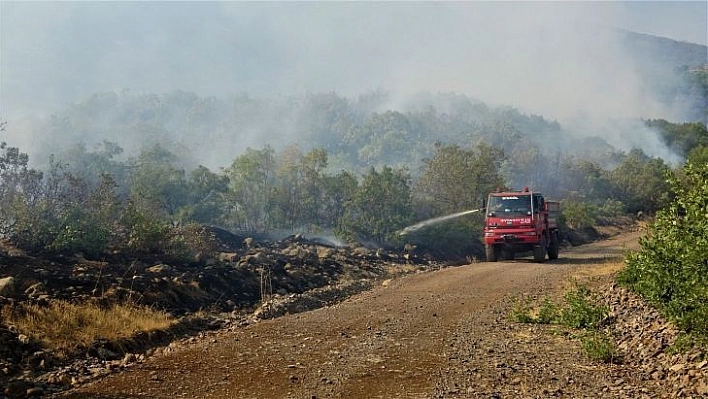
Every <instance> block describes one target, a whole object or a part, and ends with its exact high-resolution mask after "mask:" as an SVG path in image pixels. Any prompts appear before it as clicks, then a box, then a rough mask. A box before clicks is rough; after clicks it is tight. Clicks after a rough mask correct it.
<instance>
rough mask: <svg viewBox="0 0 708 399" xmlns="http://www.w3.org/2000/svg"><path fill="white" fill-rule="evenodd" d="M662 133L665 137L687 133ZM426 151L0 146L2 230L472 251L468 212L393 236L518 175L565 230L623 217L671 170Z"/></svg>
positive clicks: (16, 237) (131, 242)
mask: <svg viewBox="0 0 708 399" xmlns="http://www.w3.org/2000/svg"><path fill="white" fill-rule="evenodd" d="M652 123H657V122H652ZM668 126H669V127H671V129H675V130H676V131H677V132H683V131H684V130H682V128H681V126H680V125H673V124H669V125H668ZM688 128H689V129H691V131H693V130H696V129H698V130H699V134H695V136H696V137H698V138H697V139H696V140H697V141H696V143H695V144H691V145H690V146H686V147H685V148H686V150H687V151H688V152H690V153H691V156H692V157H695V159H696V160H700V159H702V158H701V157H702V154H703V152H701V151H699V150H698V149H700V148H705V147H701V146H705V139H706V136H705V126H698V127H697V126H694V125H690V126H688ZM701 129H702V130H701ZM666 131H667V135H669V136H670V137H676V138H678V137H683V136H688V135H689V134H684V133H680V134H679V133H676V132H674V131H672V130H670V129H666ZM677 140H678V139H677ZM685 141H686V140H684V142H685ZM432 147H433V150H432V156H430V157H426V158H423V159H422V160H421V161H420V165H421V166H420V167H419V169H418V170H417V171H415V172H412V171H411V170H410V169H409V168H408V167H407V166H406V165H399V166H388V165H383V166H369V167H368V169H366V170H364V171H362V172H358V173H356V172H352V171H348V170H342V169H340V170H338V171H336V170H334V169H333V168H332V167H331V165H330V155H329V153H328V151H327V150H326V149H324V148H311V149H308V150H303V149H302V148H300V147H299V146H297V145H290V146H287V147H285V148H284V149H282V150H275V149H274V148H273V147H271V146H269V145H265V146H263V147H261V148H250V147H249V148H247V149H246V151H245V152H243V153H242V154H240V155H238V156H237V157H236V158H234V159H233V161H232V162H231V164H230V165H229V166H227V167H224V168H221V169H220V170H218V171H213V170H211V169H209V168H207V167H205V166H203V165H200V166H197V167H194V168H191V169H190V168H187V167H184V166H181V165H183V164H184V163H185V162H183V161H184V160H183V159H181V158H180V157H179V156H178V155H176V154H175V153H174V152H172V151H170V150H168V149H167V148H165V147H163V146H161V145H159V144H154V145H150V146H147V147H145V148H143V149H142V150H141V151H140V152H139V153H138V154H137V155H135V156H128V155H126V154H123V149H122V148H121V147H120V146H119V145H117V144H116V143H112V142H108V141H105V142H103V143H101V144H100V145H98V146H95V147H92V148H89V147H88V146H87V145H86V144H77V145H75V146H74V147H71V148H69V149H68V150H65V151H63V152H61V153H59V154H56V155H54V156H52V157H50V159H49V161H48V162H47V164H48V165H49V166H48V167H47V168H46V170H42V171H40V170H37V169H34V168H32V167H31V166H30V162H29V156H28V155H27V154H26V153H23V152H22V151H21V150H20V149H19V148H16V147H10V146H7V144H5V143H3V144H2V145H1V146H0V234H2V236H4V237H5V238H7V239H10V240H12V241H13V242H15V243H16V244H17V245H19V246H20V247H22V248H25V249H27V250H32V251H56V252H81V253H84V254H86V255H87V256H100V255H101V254H105V253H107V252H110V251H114V252H115V251H121V252H123V253H125V252H129V253H146V254H147V253H163V254H167V255H171V256H175V257H180V258H184V259H187V258H190V257H194V256H195V254H198V253H201V252H204V251H208V250H209V248H210V246H213V245H214V243H213V242H212V240H211V239H210V237H209V234H208V231H207V229H205V228H204V226H219V227H222V228H226V229H228V230H231V231H234V232H237V233H242V234H251V235H252V234H266V233H272V232H277V231H282V232H303V233H307V234H329V235H336V236H338V237H340V238H342V239H345V240H352V241H353V240H356V241H360V242H374V243H376V245H381V246H386V245H392V246H395V245H401V244H402V243H403V240H404V239H405V240H411V239H413V240H418V241H419V242H420V243H422V244H427V245H429V246H430V247H439V248H446V247H447V248H450V249H456V250H458V251H463V252H465V251H466V252H468V253H472V252H474V251H478V250H479V245H478V237H479V234H480V229H481V216H479V215H476V216H475V215H471V216H469V217H465V218H461V219H459V220H454V221H452V222H450V223H448V224H446V225H445V226H442V227H440V226H438V227H435V226H433V227H432V228H430V229H427V230H425V231H422V232H421V233H420V234H419V235H418V236H416V237H405V238H402V237H401V236H400V235H399V234H398V233H399V232H400V231H401V230H402V229H403V228H405V227H406V226H409V225H411V224H413V223H415V222H417V221H420V220H424V219H427V218H433V217H437V216H442V215H446V214H450V213H455V212H460V211H464V210H469V209H476V208H478V207H480V206H481V204H482V200H483V199H484V198H485V197H486V195H487V193H489V192H491V191H495V190H497V189H499V188H513V187H516V188H519V186H515V184H517V183H516V182H519V181H522V182H524V183H525V184H524V185H528V186H530V187H532V188H534V189H536V190H547V196H550V197H552V198H554V199H561V200H563V203H564V209H565V212H564V216H565V221H566V224H567V225H568V226H570V227H573V228H582V227H583V226H587V225H592V224H594V223H596V222H597V220H599V219H601V218H608V217H613V216H617V215H621V214H626V213H636V212H638V211H642V212H647V213H653V212H655V211H656V210H658V209H661V208H662V207H663V206H665V205H666V204H667V203H669V201H670V200H671V198H672V195H673V191H672V189H671V186H670V185H669V183H668V182H667V180H666V177H667V175H669V174H672V173H674V172H675V171H674V169H672V167H671V166H669V165H667V164H666V163H665V162H664V161H663V160H662V159H660V158H654V157H650V156H647V155H646V154H644V153H643V152H642V151H641V150H632V151H630V152H629V153H615V154H614V155H613V156H615V157H616V162H617V163H616V165H615V166H614V167H611V168H607V167H603V166H602V165H601V164H600V163H598V162H593V161H589V160H587V159H581V158H576V157H574V156H564V157H562V156H560V155H558V154H556V156H555V157H552V156H548V155H544V154H542V153H541V152H540V151H535V150H534V148H533V147H529V149H528V150H529V151H528V152H527V153H511V154H509V153H507V152H505V151H504V150H503V149H502V148H501V147H499V146H494V145H490V144H487V143H478V144H476V145H469V146H462V145H459V144H446V143H442V142H436V143H434V145H433V146H432ZM687 147H691V148H690V149H688V148H687Z"/></svg>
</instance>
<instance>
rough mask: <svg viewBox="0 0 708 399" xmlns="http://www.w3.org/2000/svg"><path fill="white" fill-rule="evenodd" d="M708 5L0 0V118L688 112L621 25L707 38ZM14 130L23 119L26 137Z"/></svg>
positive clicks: (577, 117)
mask: <svg viewBox="0 0 708 399" xmlns="http://www.w3.org/2000/svg"><path fill="white" fill-rule="evenodd" d="M707 7H708V6H707V5H706V2H639V1H637V2H11V1H2V2H0V34H1V36H0V117H2V118H3V119H5V120H8V121H12V120H13V119H14V118H19V117H23V116H24V117H26V116H31V115H43V116H46V115H48V114H51V113H53V112H57V111H58V110H61V109H62V108H63V107H65V106H66V105H67V104H69V103H74V102H78V101H82V100H84V99H86V98H87V97H88V96H90V95H91V94H93V93H97V92H107V91H114V92H120V91H122V90H131V91H132V92H136V93H166V92H171V91H174V90H186V91H191V92H194V93H197V94H198V95H201V96H221V97H224V96H230V95H235V94H239V93H251V94H255V95H259V96H288V95H302V94H306V93H314V92H331V91H334V92H336V93H338V94H340V95H344V96H356V95H358V94H361V93H365V92H368V91H372V90H379V89H383V90H386V91H389V92H390V93H392V95H391V98H392V103H391V104H390V106H391V107H392V108H395V107H396V106H398V105H399V104H400V103H403V102H404V101H405V98H406V97H407V96H408V95H410V94H411V93H415V92H418V91H431V92H455V93H460V94H464V95H468V96H471V97H473V98H477V99H480V100H482V101H485V102H488V103H490V104H499V105H511V106H514V107H518V108H520V109H521V110H524V111H526V112H530V113H535V114H539V115H543V116H544V117H547V118H550V119H557V120H560V121H562V122H566V123H568V124H570V125H572V124H574V123H578V124H579V122H578V121H586V120H592V121H596V122H598V123H602V121H604V120H607V119H612V118H617V117H629V118H635V117H638V118H666V119H669V120H676V121H680V120H681V118H682V115H681V110H680V109H678V110H677V109H672V108H669V107H666V106H665V104H661V103H659V102H657V101H656V100H655V99H654V98H653V97H652V96H651V95H650V94H648V91H647V88H646V83H645V82H642V81H641V80H640V79H638V77H637V76H636V73H635V70H636V65H635V64H633V61H632V60H630V59H628V58H627V57H626V56H625V54H624V51H623V49H622V48H620V46H619V45H618V43H617V41H616V39H615V38H614V37H613V35H612V32H613V30H615V29H624V30H630V31H635V32H640V33H647V34H652V35H658V36H663V37H668V38H670V39H674V40H678V41H687V42H693V43H698V44H702V45H705V44H706V41H707V40H708V39H707V38H706V36H707V32H708V28H707V22H706V21H707V19H708V16H707V14H708V11H707ZM17 130H18V129H15V131H17Z"/></svg>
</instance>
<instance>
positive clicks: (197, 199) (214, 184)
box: [178, 165, 229, 224]
mask: <svg viewBox="0 0 708 399" xmlns="http://www.w3.org/2000/svg"><path fill="white" fill-rule="evenodd" d="M228 184H229V179H228V177H227V176H225V175H219V174H216V173H214V172H212V171H211V170H209V168H207V167H206V166H203V165H199V166H198V167H197V168H196V169H194V170H193V171H191V172H190V173H189V179H188V180H187V188H188V189H187V191H188V198H189V199H188V204H187V205H184V206H183V207H182V208H180V211H179V215H178V219H179V220H181V221H196V222H200V223H207V224H219V223H220V222H221V216H222V212H223V210H224V209H225V207H226V204H225V200H224V195H225V193H226V192H227V190H228Z"/></svg>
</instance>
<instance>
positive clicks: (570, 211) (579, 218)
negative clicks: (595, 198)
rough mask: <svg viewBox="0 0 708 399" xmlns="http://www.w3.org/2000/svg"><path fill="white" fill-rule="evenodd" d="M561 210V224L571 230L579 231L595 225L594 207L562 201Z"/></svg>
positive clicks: (595, 211)
mask: <svg viewBox="0 0 708 399" xmlns="http://www.w3.org/2000/svg"><path fill="white" fill-rule="evenodd" d="M561 210H562V215H563V218H562V221H563V223H564V224H565V225H567V226H568V227H570V228H571V229H575V230H580V229H584V228H586V227H591V226H593V225H595V219H596V217H597V207H596V206H595V205H592V204H590V203H587V202H580V201H563V203H562V206H561Z"/></svg>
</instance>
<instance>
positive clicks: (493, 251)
mask: <svg viewBox="0 0 708 399" xmlns="http://www.w3.org/2000/svg"><path fill="white" fill-rule="evenodd" d="M484 249H485V252H486V253H487V262H496V261H497V258H499V247H497V246H496V245H486V246H485V247H484Z"/></svg>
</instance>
